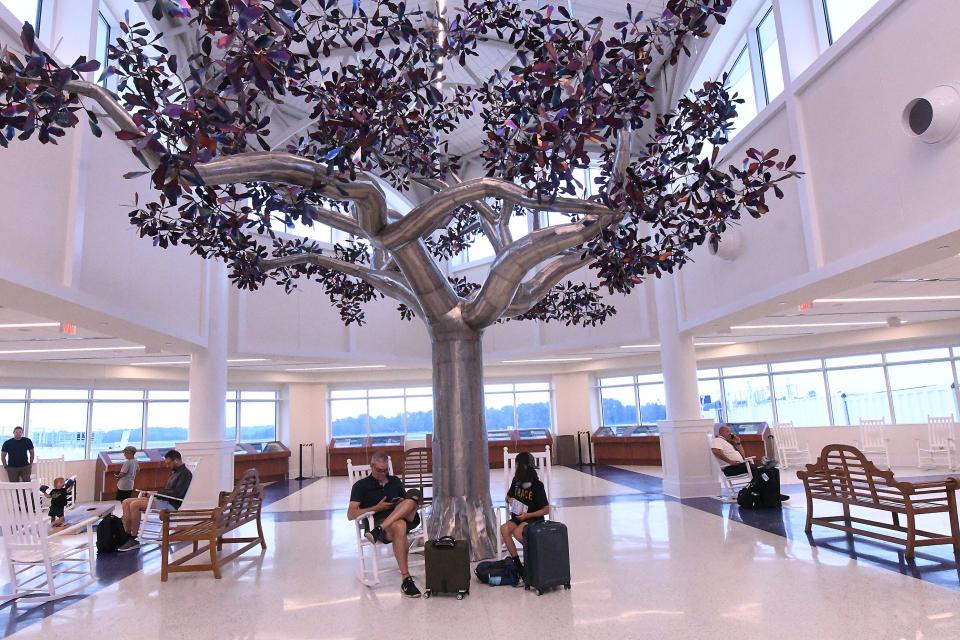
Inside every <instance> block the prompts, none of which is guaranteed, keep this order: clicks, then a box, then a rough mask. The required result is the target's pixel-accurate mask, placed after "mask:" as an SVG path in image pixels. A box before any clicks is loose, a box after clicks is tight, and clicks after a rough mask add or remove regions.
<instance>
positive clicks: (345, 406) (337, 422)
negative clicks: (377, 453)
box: [330, 399, 368, 437]
mask: <svg viewBox="0 0 960 640" xmlns="http://www.w3.org/2000/svg"><path fill="white" fill-rule="evenodd" d="M330 426H331V430H332V432H333V433H332V435H333V436H334V437H337V436H365V435H368V433H367V401H366V399H351V400H331V401H330Z"/></svg>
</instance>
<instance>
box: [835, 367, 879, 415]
mask: <svg viewBox="0 0 960 640" xmlns="http://www.w3.org/2000/svg"><path fill="white" fill-rule="evenodd" d="M827 382H829V384H830V402H831V404H832V405H833V423H834V424H837V425H857V424H860V420H862V419H868V420H877V419H880V418H883V419H884V420H885V421H886V422H888V423H889V422H890V405H889V404H888V402H887V383H886V380H885V378H884V376H883V367H864V368H861V369H841V370H839V371H827Z"/></svg>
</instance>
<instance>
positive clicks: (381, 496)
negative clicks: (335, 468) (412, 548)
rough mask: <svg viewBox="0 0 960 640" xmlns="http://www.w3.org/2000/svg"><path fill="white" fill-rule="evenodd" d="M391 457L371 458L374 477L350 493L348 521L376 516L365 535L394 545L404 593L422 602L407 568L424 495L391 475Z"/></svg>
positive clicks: (365, 480) (374, 455)
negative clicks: (410, 536) (412, 533)
mask: <svg viewBox="0 0 960 640" xmlns="http://www.w3.org/2000/svg"><path fill="white" fill-rule="evenodd" d="M388 472H389V466H388V463H387V454H385V453H383V452H377V453H374V454H373V455H372V456H371V457H370V475H369V476H367V477H366V478H362V479H360V480H357V481H356V482H355V483H354V484H353V488H352V489H351V490H350V506H349V507H348V508H347V519H349V520H356V519H357V518H359V517H360V516H362V515H365V514H367V513H370V512H373V523H374V527H373V529H371V530H370V531H367V533H366V534H365V535H366V537H367V540H369V541H370V542H373V543H374V544H376V543H388V542H389V543H392V544H393V555H394V556H395V557H396V558H397V566H399V567H400V576H401V578H402V582H401V583H400V591H401V592H402V593H403V595H405V596H407V597H408V598H419V597H420V589H418V588H417V585H416V584H414V582H413V576H411V575H410V567H409V566H408V565H407V553H408V551H409V545H408V543H407V533H409V532H410V531H413V530H414V529H416V528H417V526H418V525H419V524H420V514H419V513H418V512H417V507H418V506H419V505H420V500H421V496H420V492H419V491H417V490H416V489H411V490H410V491H407V490H405V489H404V486H403V481H402V480H400V478H398V477H397V476H391V475H389V473H388Z"/></svg>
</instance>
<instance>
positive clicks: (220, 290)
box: [177, 260, 235, 506]
mask: <svg viewBox="0 0 960 640" xmlns="http://www.w3.org/2000/svg"><path fill="white" fill-rule="evenodd" d="M204 271H205V276H206V278H205V289H206V299H205V300H204V309H205V311H206V313H205V314H204V318H205V325H206V327H205V328H206V336H207V346H206V348H200V347H198V348H196V349H194V350H193V352H192V353H191V354H190V426H189V430H188V432H187V441H186V442H180V443H177V448H178V449H179V450H180V453H182V454H183V457H184V458H185V459H187V460H194V461H197V462H199V467H198V468H197V472H196V474H195V475H194V478H193V486H191V488H190V500H189V503H190V505H194V506H200V505H214V504H216V502H217V497H218V495H219V493H220V492H221V491H229V490H230V489H232V488H233V449H234V446H235V444H234V442H233V441H232V440H230V441H228V440H224V430H225V427H226V413H225V411H226V406H225V401H226V395H227V345H228V334H229V330H230V322H229V320H230V306H229V302H230V301H229V294H230V282H229V280H228V278H227V270H226V266H225V265H224V264H223V263H222V262H220V261H217V260H207V261H205V262H204Z"/></svg>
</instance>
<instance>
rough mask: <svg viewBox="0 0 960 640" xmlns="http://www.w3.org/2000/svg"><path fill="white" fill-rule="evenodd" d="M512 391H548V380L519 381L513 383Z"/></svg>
mask: <svg viewBox="0 0 960 640" xmlns="http://www.w3.org/2000/svg"><path fill="white" fill-rule="evenodd" d="M513 389H514V391H518V392H519V391H550V383H549V382H521V383H517V384H515V385H513Z"/></svg>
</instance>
